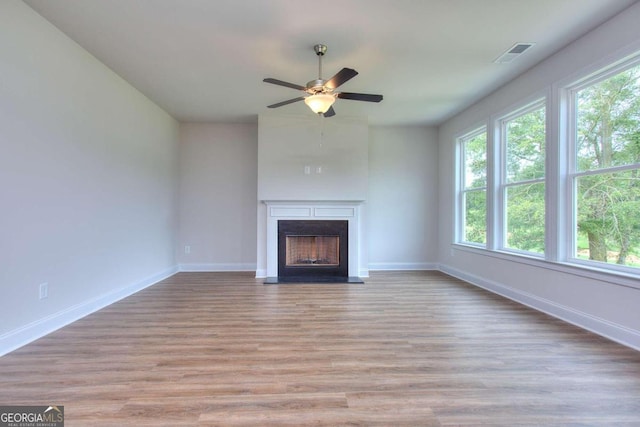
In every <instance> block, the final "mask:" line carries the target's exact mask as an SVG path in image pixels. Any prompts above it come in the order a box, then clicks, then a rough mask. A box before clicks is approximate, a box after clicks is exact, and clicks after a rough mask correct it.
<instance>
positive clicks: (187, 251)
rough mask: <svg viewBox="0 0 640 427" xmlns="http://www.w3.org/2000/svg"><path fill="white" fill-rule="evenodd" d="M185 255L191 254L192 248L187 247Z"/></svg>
mask: <svg viewBox="0 0 640 427" xmlns="http://www.w3.org/2000/svg"><path fill="white" fill-rule="evenodd" d="M184 253H185V254H190V253H191V246H189V245H187V246H185V247H184Z"/></svg>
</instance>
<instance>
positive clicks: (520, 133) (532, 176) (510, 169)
mask: <svg viewBox="0 0 640 427" xmlns="http://www.w3.org/2000/svg"><path fill="white" fill-rule="evenodd" d="M545 129H546V126H545V105H544V101H538V102H536V103H535V104H532V105H530V106H528V107H526V108H525V109H523V110H519V111H518V112H516V113H514V114H512V115H510V116H507V117H505V118H503V119H502V120H501V121H500V135H501V142H502V148H503V149H502V152H503V156H502V159H503V161H502V174H501V175H502V176H501V180H500V182H501V186H500V187H501V191H502V193H501V194H502V200H503V203H502V216H501V218H502V227H501V229H502V230H503V231H502V236H501V237H502V238H501V241H502V245H501V246H502V249H506V250H516V251H523V252H530V253H534V254H543V253H544V249H545V248H544V244H545V145H546V131H545Z"/></svg>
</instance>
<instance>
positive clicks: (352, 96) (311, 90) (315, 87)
mask: <svg viewBox="0 0 640 427" xmlns="http://www.w3.org/2000/svg"><path fill="white" fill-rule="evenodd" d="M313 50H314V52H315V53H316V55H317V56H318V78H317V79H315V80H311V81H310V82H308V83H307V85H306V86H301V85H297V84H295V83H289V82H285V81H282V80H278V79H274V78H270V77H269V78H266V79H264V80H263V82H265V83H271V84H275V85H278V86H284V87H288V88H291V89H296V90H301V91H303V92H305V94H306V96H300V97H297V98H293V99H289V100H286V101H282V102H278V103H276V104H271V105H268V106H267V108H278V107H282V106H283V105H287V104H292V103H294V102H298V101H302V100H304V103H305V104H307V106H309V108H311V111H313V112H314V113H316V114H319V115H324V117H332V116H334V115H335V114H336V113H335V111H334V109H333V103H334V102H335V101H336V98H341V99H349V100H354V101H365V102H380V101H382V95H372V94H366V93H353V92H335V89H336V88H338V86H340V85H342V84H343V83H346V82H347V81H349V80H351V79H352V78H354V77H355V76H357V75H358V72H357V71H356V70H353V69H351V68H343V69H342V70H340V71H339V72H338V73H337V74H336V75H335V76H333V77H331V78H330V79H329V80H324V79H323V78H322V57H323V56H324V54H325V53H326V52H327V46H325V45H323V44H317V45H315V46H314V47H313Z"/></svg>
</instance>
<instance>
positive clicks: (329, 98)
mask: <svg viewBox="0 0 640 427" xmlns="http://www.w3.org/2000/svg"><path fill="white" fill-rule="evenodd" d="M334 102H336V98H335V97H334V96H333V95H329V94H328V93H318V94H316V95H311V96H307V97H306V98H305V99H304V103H305V104H307V105H308V106H309V108H311V111H313V112H314V113H316V114H324V113H326V112H327V111H329V108H331V106H332V105H333V103H334Z"/></svg>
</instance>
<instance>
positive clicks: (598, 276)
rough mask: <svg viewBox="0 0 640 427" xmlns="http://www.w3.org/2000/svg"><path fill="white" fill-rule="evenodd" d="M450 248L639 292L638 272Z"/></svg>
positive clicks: (457, 245) (458, 245) (465, 247)
mask: <svg viewBox="0 0 640 427" xmlns="http://www.w3.org/2000/svg"><path fill="white" fill-rule="evenodd" d="M451 247H452V249H455V250H458V251H462V252H468V253H471V254H475V255H482V256H487V257H491V258H495V259H500V260H504V261H510V262H515V263H519V264H525V265H529V266H533V267H539V268H544V269H546V270H554V271H558V272H560V273H564V274H571V275H573V276H579V277H585V278H589V279H594V280H600V281H603V282H607V283H611V284H614V285H618V286H624V287H627V288H634V289H638V290H640V271H639V272H638V274H633V273H627V272H623V271H615V270H609V269H604V268H598V267H597V266H592V265H589V264H586V263H585V264H582V263H580V262H579V261H577V262H570V261H563V262H560V261H549V260H545V259H542V258H539V257H536V256H533V255H527V254H515V253H511V252H505V251H493V250H489V249H485V248H480V247H476V246H471V245H465V244H461V243H454V244H453V245H452V246H451Z"/></svg>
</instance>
